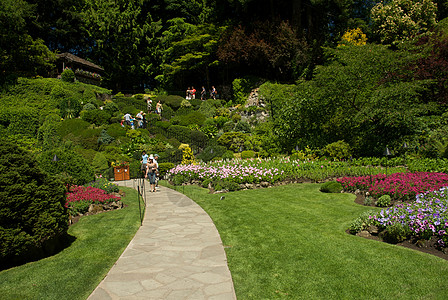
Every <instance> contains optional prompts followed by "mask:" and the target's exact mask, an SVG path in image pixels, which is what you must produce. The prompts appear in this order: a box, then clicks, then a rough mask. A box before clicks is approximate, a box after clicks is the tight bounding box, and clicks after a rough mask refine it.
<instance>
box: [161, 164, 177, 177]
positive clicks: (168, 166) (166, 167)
mask: <svg viewBox="0 0 448 300" xmlns="http://www.w3.org/2000/svg"><path fill="white" fill-rule="evenodd" d="M172 168H174V164H173V163H170V162H166V163H159V173H160V177H164V176H165V174H166V173H167V172H168V170H171V169H172Z"/></svg>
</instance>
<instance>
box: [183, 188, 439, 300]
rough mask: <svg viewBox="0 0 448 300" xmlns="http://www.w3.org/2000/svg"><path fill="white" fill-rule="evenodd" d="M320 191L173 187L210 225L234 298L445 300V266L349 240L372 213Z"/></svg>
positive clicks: (435, 260) (402, 251)
mask: <svg viewBox="0 0 448 300" xmlns="http://www.w3.org/2000/svg"><path fill="white" fill-rule="evenodd" d="M319 188H320V185H319V184H295V185H288V186H280V187H275V188H270V189H258V190H246V191H238V192H232V193H227V194H208V190H205V189H201V188H199V187H197V186H186V187H184V188H182V187H177V189H178V190H179V191H181V192H182V190H184V192H185V194H187V195H188V196H189V197H191V198H192V199H194V200H195V201H196V202H197V203H198V204H199V205H201V206H202V207H203V208H204V209H205V210H206V211H207V213H208V214H209V215H210V216H211V218H212V219H213V220H214V222H215V224H216V226H217V228H218V231H219V232H220V235H221V238H222V241H223V244H224V245H225V246H226V253H227V257H228V263H229V268H230V271H231V273H232V277H233V280H234V285H235V290H236V294H237V298H238V299H283V298H284V299H447V297H448V262H447V261H445V260H443V259H441V258H438V257H435V256H431V255H429V254H425V253H421V252H418V251H414V250H410V249H407V248H404V247H400V246H396V245H391V244H386V243H382V242H378V241H374V240H368V239H364V238H361V237H357V236H353V235H349V234H346V233H345V230H346V229H347V228H348V226H349V224H350V223H351V221H353V220H354V219H355V218H356V217H357V216H358V215H359V214H360V213H361V212H363V211H365V210H370V209H372V208H371V207H364V206H361V205H358V204H355V203H354V199H355V196H354V195H351V194H326V193H321V192H319ZM222 195H224V196H225V199H224V200H220V197H221V196H222Z"/></svg>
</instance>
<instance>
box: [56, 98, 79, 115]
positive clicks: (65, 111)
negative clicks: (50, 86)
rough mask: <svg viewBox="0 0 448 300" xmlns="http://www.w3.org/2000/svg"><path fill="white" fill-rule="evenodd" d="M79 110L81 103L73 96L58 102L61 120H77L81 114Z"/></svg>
mask: <svg viewBox="0 0 448 300" xmlns="http://www.w3.org/2000/svg"><path fill="white" fill-rule="evenodd" d="M81 108H82V107H81V102H80V101H79V99H77V98H75V97H73V96H69V97H64V98H62V99H61V100H60V101H59V109H60V111H61V117H62V118H69V119H71V118H77V117H78V116H79V113H80V112H81Z"/></svg>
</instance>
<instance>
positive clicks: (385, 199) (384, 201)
mask: <svg viewBox="0 0 448 300" xmlns="http://www.w3.org/2000/svg"><path fill="white" fill-rule="evenodd" d="M390 200H391V198H390V196H389V195H383V196H381V197H379V198H378V201H376V206H379V207H387V206H390Z"/></svg>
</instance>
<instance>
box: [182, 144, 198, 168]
mask: <svg viewBox="0 0 448 300" xmlns="http://www.w3.org/2000/svg"><path fill="white" fill-rule="evenodd" d="M179 149H180V150H182V162H181V164H182V165H189V164H194V163H195V158H194V155H193V151H191V148H190V146H189V145H188V144H181V145H180V146H179Z"/></svg>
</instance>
